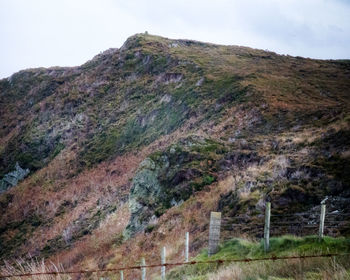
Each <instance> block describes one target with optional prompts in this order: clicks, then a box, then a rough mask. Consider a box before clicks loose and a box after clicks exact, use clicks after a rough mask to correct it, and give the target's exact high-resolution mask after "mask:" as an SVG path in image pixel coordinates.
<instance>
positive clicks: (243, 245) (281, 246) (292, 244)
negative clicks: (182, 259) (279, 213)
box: [168, 236, 350, 280]
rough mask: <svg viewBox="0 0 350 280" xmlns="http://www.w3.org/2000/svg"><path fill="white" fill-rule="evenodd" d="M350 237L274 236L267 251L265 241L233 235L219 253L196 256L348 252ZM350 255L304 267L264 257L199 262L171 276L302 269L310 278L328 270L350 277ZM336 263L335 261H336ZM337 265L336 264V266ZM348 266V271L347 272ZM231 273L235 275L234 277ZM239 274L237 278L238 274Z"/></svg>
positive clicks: (261, 275) (283, 274) (271, 275)
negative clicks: (263, 259) (248, 239)
mask: <svg viewBox="0 0 350 280" xmlns="http://www.w3.org/2000/svg"><path fill="white" fill-rule="evenodd" d="M349 245H350V243H349V239H345V238H330V237H326V238H324V239H323V240H322V241H321V242H320V241H319V240H318V237H317V236H307V237H304V238H296V237H292V236H283V237H275V238H272V239H271V249H270V252H269V253H267V254H265V253H264V246H263V243H262V242H260V243H257V242H253V241H247V240H244V239H232V240H231V241H227V242H226V243H224V244H222V245H221V247H220V249H219V251H218V253H217V254H215V255H214V256H212V257H208V255H207V254H208V253H207V251H206V250H204V251H203V252H201V254H199V255H198V256H196V257H195V258H193V259H194V260H196V261H207V260H218V259H245V258H250V259H255V258H265V257H288V256H310V255H322V254H338V253H340V254H346V253H349V252H350V247H349ZM348 260H349V256H339V257H336V258H335V259H331V258H325V259H322V258H316V259H306V260H304V263H303V268H301V267H300V265H301V262H300V260H278V261H261V262H252V263H247V264H245V263H234V264H227V263H224V264H223V265H221V266H220V267H218V266H217V265H216V264H198V265H193V266H185V267H182V268H177V269H173V270H172V271H170V272H169V275H168V279H184V277H185V279H222V280H223V279H251V280H253V279H294V278H295V277H298V276H299V277H300V273H301V271H302V272H303V273H304V277H306V279H321V278H322V277H323V276H325V274H327V275H328V277H330V276H331V275H332V277H334V278H333V279H349V277H350V271H349V268H350V267H349V264H348ZM334 261H335V263H332V262H334ZM335 267H336V268H335ZM346 269H347V270H348V272H347V273H346ZM230 277H231V278H230ZM235 277H236V278H235Z"/></svg>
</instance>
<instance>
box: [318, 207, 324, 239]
mask: <svg viewBox="0 0 350 280" xmlns="http://www.w3.org/2000/svg"><path fill="white" fill-rule="evenodd" d="M325 217H326V204H324V203H322V204H321V214H320V229H319V232H318V237H319V239H320V240H321V239H322V238H323V231H324V220H325Z"/></svg>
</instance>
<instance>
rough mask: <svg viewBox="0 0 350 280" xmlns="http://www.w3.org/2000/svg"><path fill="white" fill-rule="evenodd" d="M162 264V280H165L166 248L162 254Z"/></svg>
mask: <svg viewBox="0 0 350 280" xmlns="http://www.w3.org/2000/svg"><path fill="white" fill-rule="evenodd" d="M161 258H162V259H161V263H162V264H163V265H162V268H161V279H162V280H165V265H164V264H165V263H166V249H165V247H163V248H162V254H161Z"/></svg>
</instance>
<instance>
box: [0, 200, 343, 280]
mask: <svg viewBox="0 0 350 280" xmlns="http://www.w3.org/2000/svg"><path fill="white" fill-rule="evenodd" d="M344 217H350V213H340V212H332V213H328V214H327V213H326V205H325V204H324V203H322V204H321V205H320V212H319V215H318V217H317V218H318V219H317V220H318V222H316V219H315V218H316V216H315V214H312V213H311V214H310V213H309V214H307V213H296V214H283V215H281V214H271V203H269V202H267V203H266V207H265V215H264V216H263V217H260V218H258V219H256V220H253V224H254V229H255V230H258V231H259V232H260V236H261V237H262V238H263V240H264V249H265V251H266V252H267V251H269V249H270V248H269V240H270V235H274V230H276V229H278V230H279V232H281V230H282V232H283V229H288V228H289V229H290V230H293V229H294V227H295V226H297V227H298V228H303V229H305V228H306V229H308V230H311V231H312V233H314V234H315V233H317V232H318V236H319V238H320V239H322V238H323V236H324V232H325V229H327V228H336V227H337V225H336V223H339V222H340V221H342V220H343V219H344ZM308 218H309V219H308ZM339 218H340V219H339ZM281 219H283V221H281ZM285 219H289V221H285ZM296 219H297V220H296ZM242 228H243V229H249V223H247V219H246V217H239V216H238V217H225V218H222V217H221V213H220V212H211V215H210V224H209V238H208V240H209V244H208V246H209V247H208V255H209V256H211V255H213V254H215V253H216V252H217V251H218V246H219V242H220V241H225V239H224V240H222V239H221V238H220V234H221V231H223V232H227V231H229V232H231V233H235V234H236V235H237V234H241V233H242ZM251 229H252V228H250V230H251ZM283 233H285V232H283ZM232 237H233V236H232V234H231V238H230V239H232ZM184 244H185V254H184V255H185V259H184V262H176V263H167V262H166V248H165V247H163V248H162V249H161V254H160V255H161V263H160V264H149V265H146V260H145V258H142V259H141V265H139V266H129V267H120V268H113V269H100V270H80V271H52V272H38V273H22V274H16V275H0V279H3V278H11V277H26V276H40V275H60V274H63V275H65V274H84V273H103V272H120V279H121V280H124V271H126V270H140V272H141V279H142V280H145V279H146V269H147V268H155V267H160V275H161V279H162V280H165V279H166V268H167V267H174V266H182V265H195V264H210V263H217V264H220V263H224V262H246V263H247V262H254V261H270V260H272V261H275V260H288V259H307V258H325V257H336V256H345V255H350V254H347V253H346V254H324V255H309V256H307V255H306V256H289V257H266V258H256V259H249V258H245V259H219V260H208V261H189V244H190V236H189V233H188V232H186V235H185V238H184Z"/></svg>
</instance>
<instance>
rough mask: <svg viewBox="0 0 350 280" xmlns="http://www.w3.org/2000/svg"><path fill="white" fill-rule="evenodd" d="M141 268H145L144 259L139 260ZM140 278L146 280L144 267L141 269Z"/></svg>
mask: <svg viewBox="0 0 350 280" xmlns="http://www.w3.org/2000/svg"><path fill="white" fill-rule="evenodd" d="M141 266H146V261H145V258H142V259H141ZM141 276H142V278H141V279H142V280H146V268H145V267H142V268H141Z"/></svg>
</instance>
